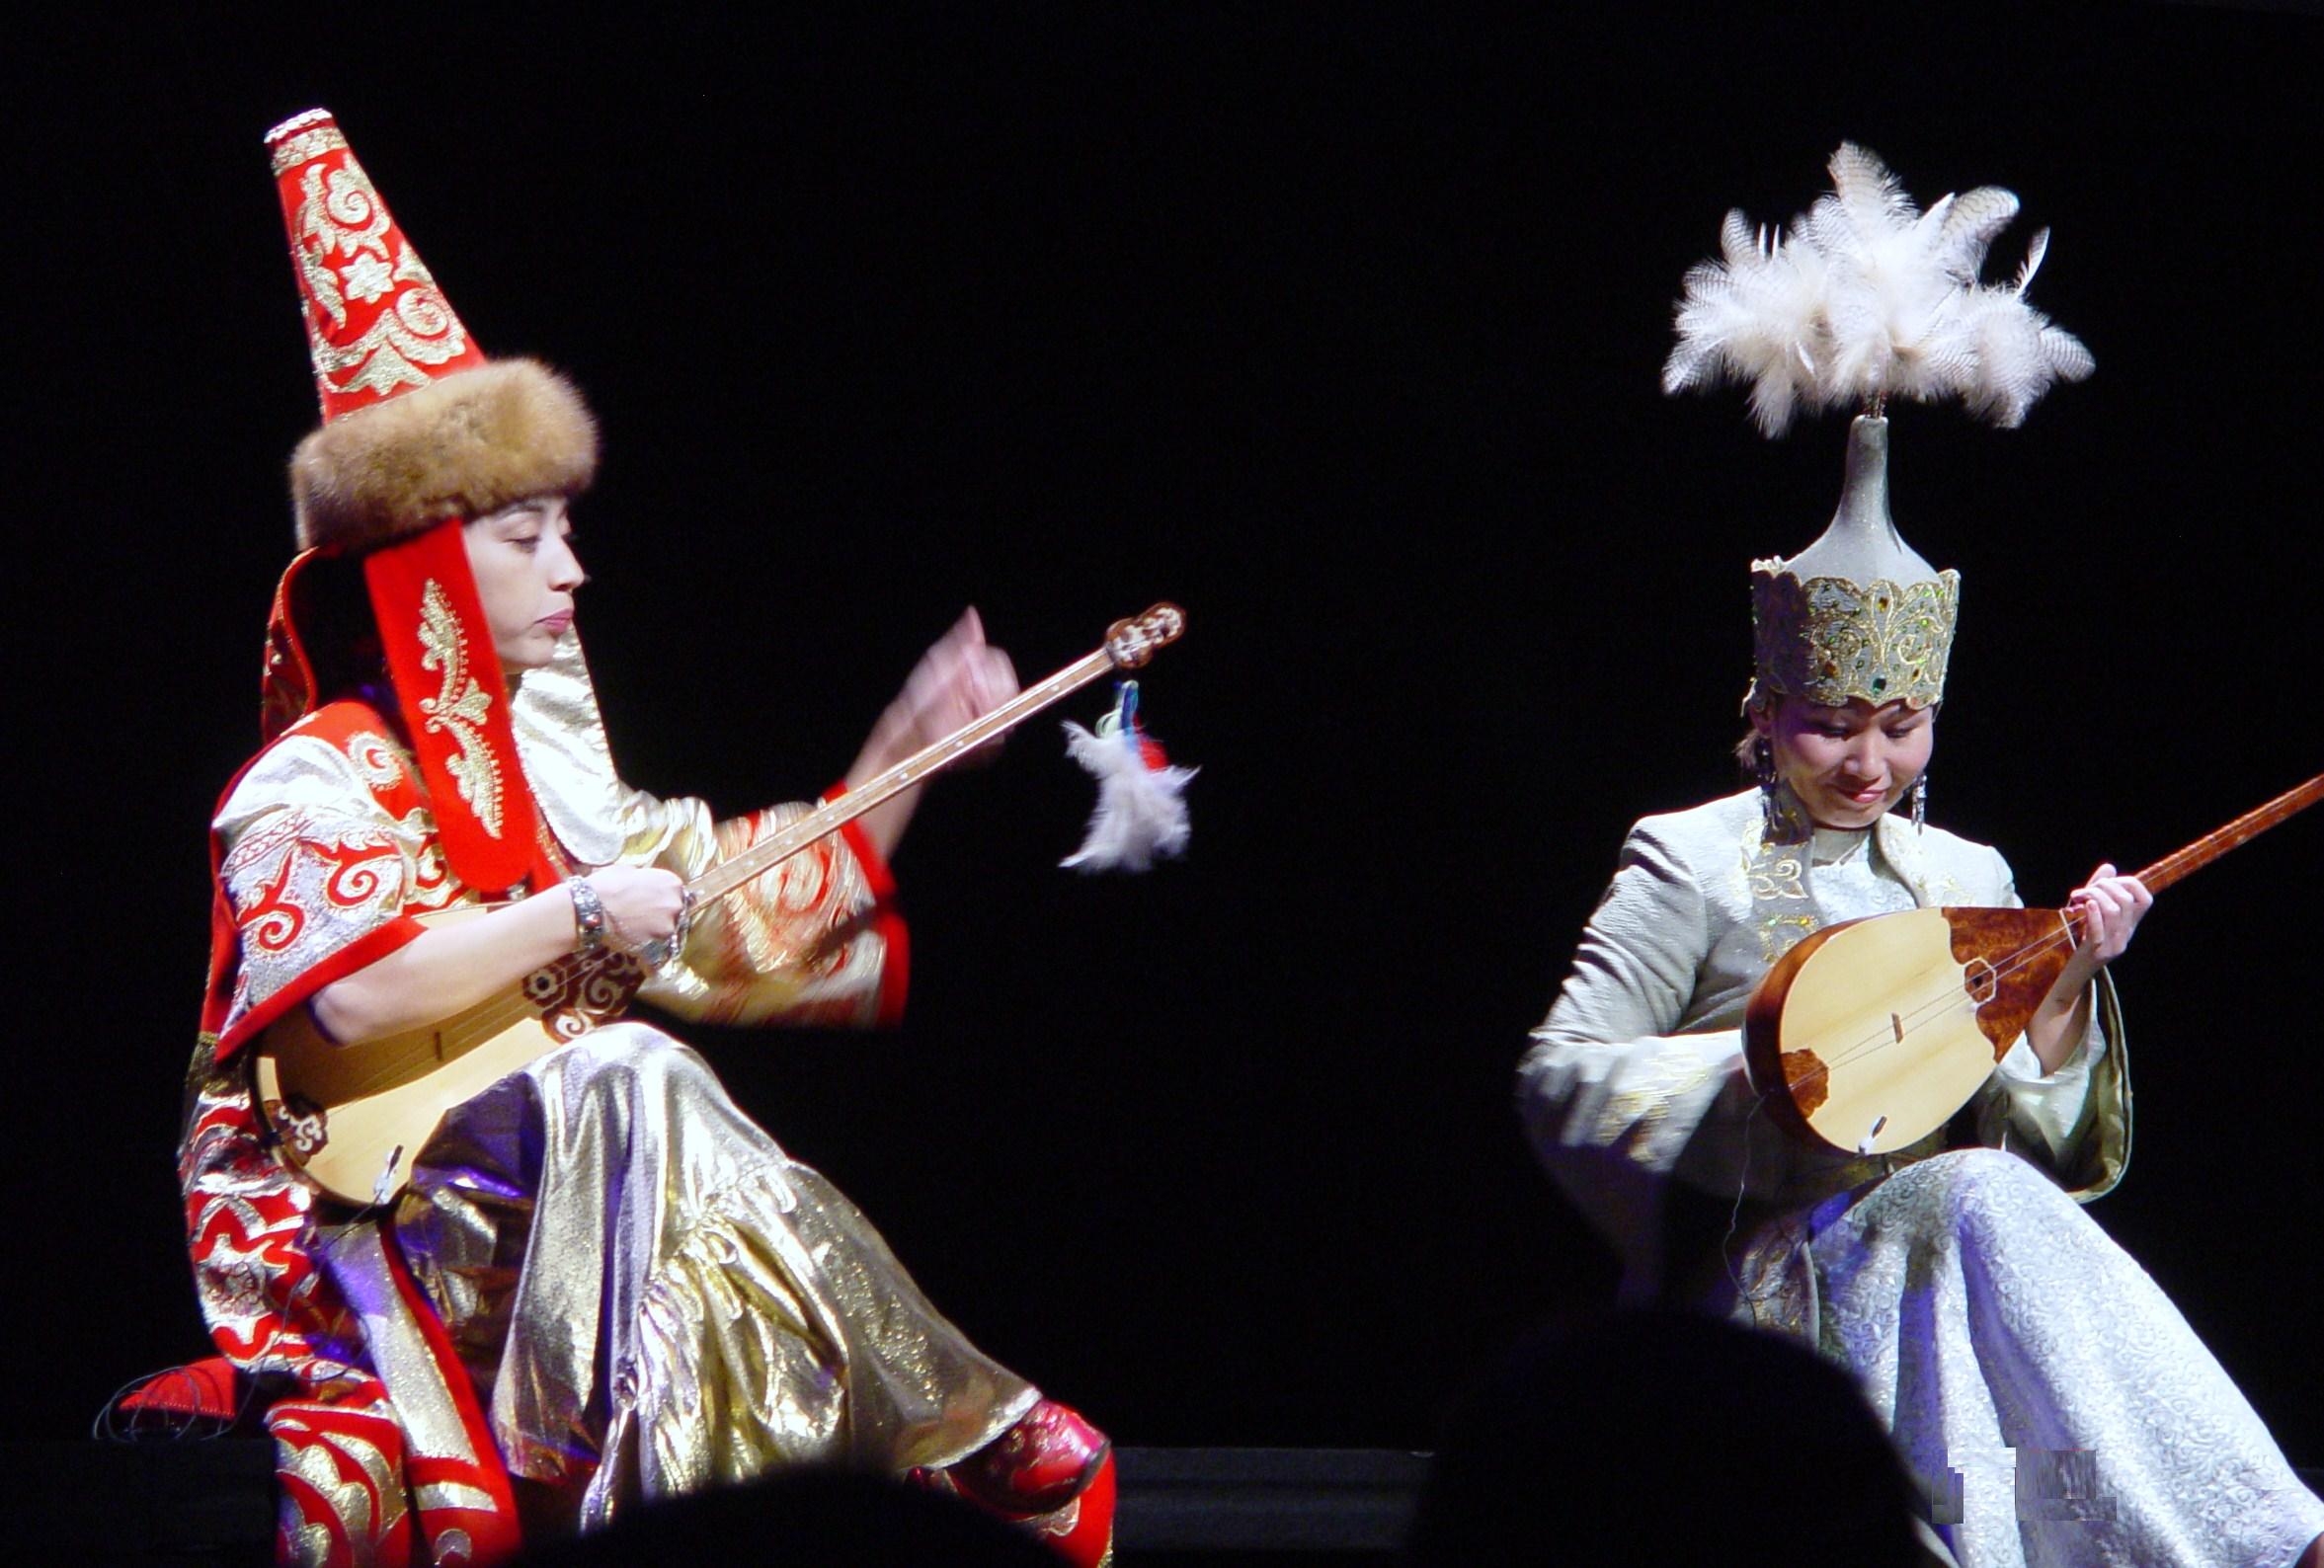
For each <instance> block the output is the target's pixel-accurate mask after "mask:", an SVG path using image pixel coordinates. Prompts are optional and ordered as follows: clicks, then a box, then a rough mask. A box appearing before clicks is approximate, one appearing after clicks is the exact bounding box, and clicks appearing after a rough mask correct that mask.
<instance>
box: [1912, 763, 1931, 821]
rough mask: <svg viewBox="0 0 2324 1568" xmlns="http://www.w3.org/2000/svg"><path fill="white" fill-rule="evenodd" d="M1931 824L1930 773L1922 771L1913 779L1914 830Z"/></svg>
mask: <svg viewBox="0 0 2324 1568" xmlns="http://www.w3.org/2000/svg"><path fill="white" fill-rule="evenodd" d="M1928 825H1929V775H1928V774H1927V773H1925V772H1924V773H1922V774H1921V776H1920V777H1918V778H1916V779H1914V780H1913V781H1912V830H1913V831H1914V832H1916V833H1917V832H1919V831H1921V830H1922V829H1923V828H1925V827H1927V826H1928Z"/></svg>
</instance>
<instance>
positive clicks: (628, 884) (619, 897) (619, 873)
mask: <svg viewBox="0 0 2324 1568" xmlns="http://www.w3.org/2000/svg"><path fill="white" fill-rule="evenodd" d="M588 876H589V885H590V886H591V887H593V888H595V889H596V890H597V894H598V899H599V901H600V902H602V903H603V904H604V906H605V941H606V944H607V945H608V946H610V947H613V948H617V949H619V950H620V951H621V952H624V953H635V952H637V951H638V950H639V949H640V948H643V947H644V946H645V945H646V944H647V943H649V942H660V941H664V940H666V939H667V938H669V937H670V936H672V935H673V934H675V933H676V932H677V930H678V917H679V915H680V913H681V911H682V910H683V908H684V907H685V884H683V883H681V882H680V881H679V880H678V878H677V876H676V875H675V874H673V873H671V872H668V871H664V870H663V869H662V868H661V867H659V866H606V867H604V868H603V869H602V870H600V871H592V872H590V873H589V874H588ZM559 891H560V890H559V889H556V888H552V889H550V890H549V894H555V893H557V892H559ZM547 896H549V895H543V897H547Z"/></svg>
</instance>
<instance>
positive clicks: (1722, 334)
mask: <svg viewBox="0 0 2324 1568" xmlns="http://www.w3.org/2000/svg"><path fill="white" fill-rule="evenodd" d="M1830 169H1831V176H1832V191H1831V193H1830V194H1829V195H1827V196H1823V197H1821V198H1819V199H1818V200H1817V201H1816V203H1815V205H1814V206H1813V207H1811V208H1810V209H1809V210H1808V211H1807V212H1806V213H1805V214H1803V215H1802V216H1800V217H1798V218H1795V219H1794V220H1793V221H1792V225H1791V227H1790V229H1789V230H1788V231H1781V232H1779V231H1775V230H1770V229H1766V228H1758V229H1754V228H1753V227H1752V225H1751V223H1750V221H1749V220H1748V219H1747V218H1745V217H1744V216H1743V214H1742V212H1741V211H1740V210H1736V211H1732V212H1729V213H1728V214H1727V215H1726V222H1725V223H1724V224H1723V226H1722V228H1721V231H1720V249H1721V257H1720V259H1719V260H1718V261H1713V262H1704V263H1701V264H1699V265H1697V266H1696V267H1695V268H1693V269H1692V270H1691V271H1689V272H1688V274H1687V275H1686V292H1685V295H1684V297H1683V298H1681V299H1680V301H1679V305H1678V346H1677V347H1676V348H1675V349H1673V350H1672V351H1671V353H1670V358H1669V360H1668V361H1667V362H1666V363H1665V364H1664V365H1663V368H1662V388H1663V390H1664V391H1665V392H1677V391H1681V390H1683V389H1685V388H1688V387H1710V386H1716V385H1718V384H1719V383H1720V382H1722V381H1726V380H1734V381H1743V382H1748V383H1749V384H1750V387H1751V412H1752V415H1753V417H1754V418H1755V419H1756V420H1757V421H1758V423H1759V427H1760V429H1761V430H1763V431H1766V432H1767V433H1768V434H1769V435H1780V434H1782V433H1783V432H1784V431H1786V430H1787V429H1789V428H1790V426H1791V423H1792V419H1793V417H1794V415H1795V414H1797V413H1798V412H1799V411H1800V410H1801V409H1803V408H1804V409H1807V410H1809V411H1811V412H1812V411H1818V410H1823V409H1830V408H1846V407H1859V408H1861V409H1863V411H1864V413H1863V416H1862V417H1860V418H1858V419H1857V420H1856V421H1855V423H1854V424H1853V425H1852V426H1851V427H1850V429H1849V432H1848V468H1847V480H1846V483H1845V485H1844V487H1843V492H1842V495H1841V498H1840V507H1839V510H1838V511H1837V512H1836V513H1834V515H1833V517H1832V520H1831V524H1830V526H1828V527H1827V528H1825V530H1824V532H1823V534H1822V536H1821V537H1819V538H1818V539H1817V540H1816V541H1815V543H1814V544H1812V545H1810V546H1808V547H1807V548H1806V549H1805V550H1803V551H1802V552H1801V553H1800V554H1799V555H1797V556H1794V557H1793V558H1792V559H1791V560H1789V561H1785V560H1782V559H1777V558H1770V559H1767V560H1762V561H1756V562H1753V563H1752V574H1751V608H1752V619H1753V622H1754V626H1755V639H1754V640H1755V645H1756V655H1757V657H1756V666H1757V667H1756V672H1755V678H1754V679H1753V681H1752V684H1751V693H1750V696H1749V697H1748V698H1747V699H1746V701H1748V702H1751V703H1757V702H1760V701H1762V700H1764V699H1766V698H1768V697H1770V696H1772V695H1774V694H1776V693H1779V692H1790V693H1794V694H1797V695H1799V696H1803V697H1805V698H1807V699H1808V700H1809V701H1811V702H1815V703H1818V704H1823V705H1827V706H1834V707H1836V706H1838V705H1840V704H1842V703H1845V702H1846V701H1847V700H1848V699H1849V698H1851V697H1861V698H1863V699H1864V700H1865V701H1867V702H1870V703H1872V704H1874V705H1875V706H1878V705H1880V704H1883V703H1887V702H1894V701H1897V700H1902V701H1904V702H1907V703H1909V704H1910V705H1912V706H1913V707H1915V708H1921V707H1926V706H1928V705H1929V704H1930V703H1932V702H1935V701H1937V700H1938V699H1939V698H1940V697H1941V696H1943V695H1944V690H1945V666H1946V663H1947V660H1948V658H1949V656H1950V655H1951V653H1952V648H1953V633H1954V626H1955V619H1956V616H1957V613H1958V611H1959V607H1960V594H1961V578H1960V575H1959V574H1958V573H1954V572H1949V571H1948V572H1939V571H1937V570H1935V569H1934V568H1933V567H1931V566H1930V565H1929V563H1928V562H1927V561H1926V560H1925V559H1924V558H1923V557H1922V556H1921V555H1920V554H1919V553H1918V552H1916V551H1914V550H1913V549H1912V548H1911V547H1910V546H1909V545H1907V544H1905V542H1904V540H1903V539H1902V538H1901V537H1900V536H1899V535H1898V534H1897V532H1896V526H1895V524H1894V523H1893V522H1892V521H1891V520H1890V519H1889V516H1888V476H1887V456H1888V424H1887V421H1886V420H1885V419H1884V418H1883V417H1882V413H1883V408H1884V407H1885V404H1886V401H1887V399H1888V398H1890V397H1891V396H1893V397H1905V398H1914V399H1918V400H1921V401H1925V402H1935V401H1939V400H1941V399H1944V398H1949V397H1958V398H1960V399H1961V400H1962V401H1963V403H1964V404H1966V405H1967V407H1968V409H1969V412H1970V413H1972V414H1974V415H1977V416H1978V417H1980V418H1983V419H1988V420H1991V421H1992V422H1993V423H1994V424H1997V425H2001V426H2005V427H2013V426H2016V425H2019V424H2022V423H2024V421H2025V417H2026V411H2027V410H2028V409H2030V408H2032V407H2033V405H2034V403H2035V401H2036V400H2037V399H2039V398H2040V397H2041V396H2042V395H2043V394H2044V392H2046V391H2048V390H2049V388H2050V386H2051V385H2052V384H2053V383H2055V382H2056V381H2059V380H2061V379H2062V380H2067V381H2078V380H2080V379H2081V378H2082V377H2084V376H2086V375H2088V374H2089V373H2090V371H2091V369H2092V368H2093V365H2094V361H2093V360H2092V358H2091V357H2090V352H2089V351H2088V350H2087V349H2085V348H2083V347H2082V345H2081V344H2080V342H2078V341H2077V340H2076V339H2075V338H2074V337H2073V335H2072V334H2070V333H2067V332H2065V331H2064V330H2062V329H2061V328H2058V327H2056V326H2053V325H2052V324H2051V323H2050V321H2049V319H2048V318H2047V317H2045V316H2044V315H2043V314H2042V313H2041V312H2040V311H2037V310H2035V309H2034V308H2033V307H2032V306H2031V305H2028V304H2027V303H2026V297H2025V296H2026V287H2027V285H2028V284H2029V283H2031V282H2032V281H2033V279H2034V274H2035V272H2036V271H2037V270H2038V269H2039V268H2040V267H2041V265H2042V257H2043V254H2044V251H2046V250H2047V248H2048V242H2049V231H2048V230H2047V229H2044V230H2042V231H2041V232H2040V233H2038V234H2036V235H2035V236H2034V241H2033V244H2032V245H2031V246H2030V247H2029V248H2028V252H2027V256H2026V261H2025V265H2024V266H2023V267H2021V268H2020V269H2019V270H2018V274H2017V277H2016V278H2015V279H2014V280H2013V281H2011V282H2009V283H2004V284H1988V283H1982V282H1980V281H1978V276H1977V274H1979V273H1980V272H1981V271H1982V270H1983V268H1984V265H1985V254H1986V252H1987V250H1988V249H1989V248H1990V247H1991V245H1992V243H1993V239H1994V237H1995V236H1996V235H1998V234H1999V233H2000V232H2001V231H2002V230H2003V229H2004V228H2006V227H2008V226H2009V222H2010V220H2011V219H2012V218H2014V217H2016V216H2017V211H2018V198H2017V197H2016V196H2013V195H2012V194H2011V193H2009V192H2007V191H2004V190H2001V189H2000V188H1999V187H1997V186H1981V187H1979V188H1978V189H1976V190H1974V191H1970V192H1967V193H1965V194H1963V195H1959V196H1946V197H1944V198H1943V199H1942V200H1940V201H1938V202H1937V203H1936V204H1935V205H1933V206H1931V207H1930V208H1929V209H1928V211H1927V212H1925V213H1923V212H1921V211H1919V210H1918V209H1917V208H1915V207H1914V205H1913V203H1912V200H1911V198H1910V197H1909V196H1906V195H1905V194H1904V190H1903V187H1902V186H1901V185H1900V184H1899V183H1898V182H1897V180H1896V177H1895V176H1894V175H1892V174H1890V173H1889V172H1888V171H1887V169H1886V167H1885V166H1883V164H1882V163H1881V161H1880V160H1879V159H1878V158H1876V157H1874V156H1873V155H1872V154H1871V153H1869V152H1867V151H1865V150H1864V149H1863V148H1861V147H1858V146H1856V145H1855V144H1854V143H1852V142H1844V143H1842V144H1841V147H1840V150H1839V151H1838V152H1836V153H1834V154H1833V155H1832V160H1831V165H1830Z"/></svg>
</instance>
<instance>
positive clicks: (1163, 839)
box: [1058, 719, 1200, 871]
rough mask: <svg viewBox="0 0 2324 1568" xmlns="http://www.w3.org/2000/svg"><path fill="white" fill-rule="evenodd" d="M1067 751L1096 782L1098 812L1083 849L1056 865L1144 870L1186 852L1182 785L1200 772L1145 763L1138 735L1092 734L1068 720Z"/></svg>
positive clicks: (1122, 732)
mask: <svg viewBox="0 0 2324 1568" xmlns="http://www.w3.org/2000/svg"><path fill="white" fill-rule="evenodd" d="M1065 733H1066V750H1067V751H1068V752H1069V753H1070V754H1071V755H1072V757H1073V759H1074V760H1075V761H1077V762H1079V763H1081V764H1082V766H1083V767H1084V768H1087V769H1088V770H1089V772H1090V773H1092V774H1093V775H1095V776H1096V779H1097V810H1096V811H1095V812H1094V813H1093V814H1092V815H1091V816H1090V818H1089V831H1088V833H1087V834H1086V835H1085V836H1084V837H1083V838H1082V847H1081V848H1080V849H1078V850H1076V851H1074V853H1072V854H1070V855H1068V856H1066V857H1065V859H1063V860H1061V861H1059V862H1058V864H1059V865H1061V866H1073V867H1075V868H1077V869H1079V870H1082V871H1113V870H1123V871H1145V870H1147V869H1148V868H1149V867H1151V866H1152V865H1153V864H1154V862H1155V861H1156V859H1157V858H1169V857H1172V856H1176V855H1179V854H1182V853H1184V851H1185V848H1186V840H1187V836H1188V832H1189V828H1188V824H1187V821H1186V781H1187V780H1189V779H1191V778H1193V777H1194V775H1195V774H1196V773H1197V772H1198V771H1200V770H1199V769H1196V768H1190V767H1173V766H1171V765H1169V764H1167V763H1164V764H1163V765H1162V766H1161V767H1156V766H1154V765H1152V764H1151V763H1150V762H1148V760H1147V757H1146V747H1145V745H1144V743H1143V742H1142V741H1141V740H1140V738H1139V736H1138V734H1137V732H1136V731H1135V730H1131V729H1128V728H1124V729H1120V730H1116V731H1114V732H1113V733H1111V734H1107V735H1092V734H1091V733H1090V732H1089V731H1087V730H1084V729H1082V727H1081V726H1080V725H1078V724H1076V723H1074V722H1073V721H1072V720H1070V719H1069V720H1067V721H1066V725H1065Z"/></svg>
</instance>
